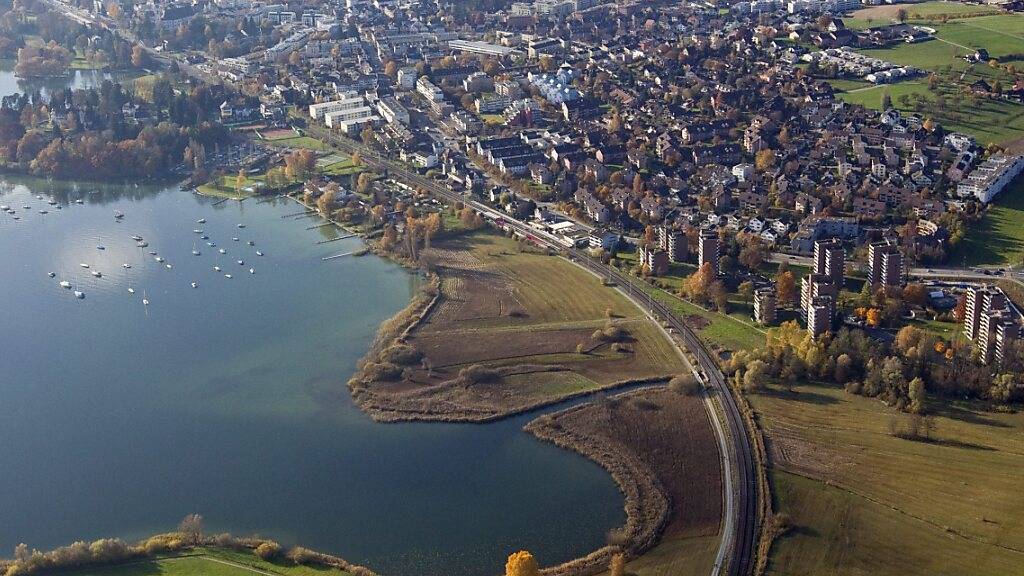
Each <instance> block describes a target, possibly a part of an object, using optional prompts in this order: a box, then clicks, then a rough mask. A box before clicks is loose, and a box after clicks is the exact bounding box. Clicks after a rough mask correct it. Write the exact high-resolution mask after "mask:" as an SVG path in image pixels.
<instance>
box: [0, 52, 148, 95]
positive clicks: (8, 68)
mask: <svg viewBox="0 0 1024 576" xmlns="http://www.w3.org/2000/svg"><path fill="white" fill-rule="evenodd" d="M138 75H139V73H137V72H127V71H116V72H104V71H102V70H72V71H71V72H70V74H69V75H68V76H66V77H63V78H32V79H27V80H26V79H24V78H18V77H17V76H15V75H14V61H13V60H0V97H3V96H8V95H10V94H14V93H21V92H32V91H35V90H39V91H40V92H41V93H42V94H43V95H44V96H45V95H46V94H47V93H49V92H51V91H53V90H59V89H61V88H67V87H71V88H74V89H76V90H77V89H84V88H90V87H93V86H99V85H100V84H101V83H102V82H103V81H104V80H107V79H109V80H113V81H114V82H124V81H126V80H129V79H131V78H135V77H137V76H138Z"/></svg>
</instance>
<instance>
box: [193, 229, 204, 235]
mask: <svg viewBox="0 0 1024 576" xmlns="http://www.w3.org/2000/svg"><path fill="white" fill-rule="evenodd" d="M193 232H195V233H196V234H202V233H203V231H202V230H200V229H199V228H196V229H195V230H193Z"/></svg>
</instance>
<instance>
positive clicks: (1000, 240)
mask: <svg viewBox="0 0 1024 576" xmlns="http://www.w3.org/2000/svg"><path fill="white" fill-rule="evenodd" d="M949 261H950V263H951V264H954V265H959V264H966V265H968V266H993V265H994V266H1003V265H1013V266H1019V265H1020V264H1021V263H1022V261H1024V179H1018V180H1017V182H1015V183H1014V184H1012V185H1011V186H1010V187H1009V188H1007V189H1006V190H1004V191H1003V193H1002V194H1000V195H999V196H997V197H996V199H995V201H994V202H993V203H992V205H991V206H989V208H988V211H987V212H986V213H985V215H984V217H983V218H982V220H981V222H980V223H979V224H978V225H977V226H975V227H974V228H972V229H971V230H970V232H968V233H967V235H966V236H965V237H964V239H963V241H962V242H961V243H960V246H959V247H958V249H957V251H956V252H955V253H954V254H953V255H951V256H950V260H949Z"/></svg>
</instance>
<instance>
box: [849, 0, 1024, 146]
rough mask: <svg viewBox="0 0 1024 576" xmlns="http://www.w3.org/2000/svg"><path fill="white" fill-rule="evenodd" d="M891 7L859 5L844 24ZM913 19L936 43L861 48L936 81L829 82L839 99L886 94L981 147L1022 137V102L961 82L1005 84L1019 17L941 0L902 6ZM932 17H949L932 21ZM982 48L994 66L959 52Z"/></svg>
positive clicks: (871, 99)
mask: <svg viewBox="0 0 1024 576" xmlns="http://www.w3.org/2000/svg"><path fill="white" fill-rule="evenodd" d="M897 8H898V7H897V6H879V7H872V8H867V9H865V10H860V11H858V12H857V13H855V18H854V19H848V21H847V23H848V24H850V25H851V27H853V28H864V27H867V26H868V25H873V26H879V25H882V24H886V23H888V21H887V20H879V21H877V22H876V21H874V20H872V22H871V23H868V22H867V20H866V19H865V18H866V16H865V15H870V14H875V15H878V14H883V13H885V14H888V13H889V12H892V13H893V16H894V15H895V10H896V9H897ZM906 8H907V10H908V12H910V17H911V19H912V20H913V18H914V17H915V15H920V16H921V17H922V18H926V19H927V20H922V21H920V23H922V24H925V25H927V26H929V27H931V28H934V29H935V31H936V36H937V39H936V40H931V41H927V42H921V43H916V44H905V43H898V44H896V45H894V46H890V47H887V48H880V49H871V50H862V52H863V53H864V54H867V55H869V56H873V57H875V58H880V59H882V60H887V61H889V62H894V63H896V64H900V65H905V66H913V67H915V68H920V69H922V70H926V71H928V72H930V73H934V74H935V75H936V77H937V79H938V82H937V84H936V86H934V87H933V88H932V87H929V82H928V80H926V79H924V78H918V79H913V80H907V81H904V82H899V83H896V84H891V85H882V86H872V85H868V84H866V83H860V82H859V81H856V80H845V79H843V80H834V81H832V84H833V86H834V87H835V89H836V90H837V91H839V92H840V94H841V97H842V98H843V99H844V100H845V101H847V102H849V103H851V104H861V105H864V106H867V107H870V108H875V109H878V108H881V105H882V98H883V95H884V94H886V93H888V94H889V96H890V97H891V98H892V103H893V105H894V106H895V107H896V108H898V109H899V110H901V111H904V112H911V113H919V114H923V115H926V116H929V117H932V118H933V119H934V120H936V121H938V122H940V123H941V124H942V125H943V126H945V127H946V128H948V129H951V130H955V131H959V132H964V133H966V134H969V135H971V136H974V137H975V138H977V139H978V141H979V142H981V143H982V144H985V145H987V144H990V143H995V144H1013V143H1015V142H1018V141H1020V140H1022V139H1024V106H1021V105H1020V104H1015V103H1013V102H1009V101H1006V100H1002V99H998V98H992V97H988V96H983V95H972V94H970V93H969V90H967V87H968V86H969V85H970V84H972V83H973V82H975V81H977V80H985V81H986V82H988V83H989V84H995V83H996V82H999V83H1000V84H1002V86H1003V87H1004V88H1005V87H1009V86H1010V85H1012V84H1013V81H1014V74H1013V70H1010V69H1009V67H1010V66H1013V67H1015V68H1019V67H1020V66H1021V65H1022V63H1024V61H1022V60H1021V58H1022V55H1024V15H1021V14H1012V15H1010V14H999V15H986V14H990V13H991V11H992V10H993V9H992V8H990V7H987V6H966V5H963V4H955V3H946V2H928V3H924V4H914V5H910V6H907V7H906ZM939 15H946V16H950V17H953V16H955V18H956V19H952V20H946V21H939V20H938V19H937V18H938V16H939ZM981 48H984V49H985V50H987V51H988V53H989V55H990V56H991V57H992V58H993V59H995V60H997V62H998V65H997V66H991V65H990V64H989V63H988V62H980V63H970V62H967V61H966V60H964V58H963V57H964V56H965V55H968V54H973V53H974V52H975V51H976V50H978V49H981Z"/></svg>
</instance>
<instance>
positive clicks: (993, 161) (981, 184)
mask: <svg viewBox="0 0 1024 576" xmlns="http://www.w3.org/2000/svg"><path fill="white" fill-rule="evenodd" d="M1022 171H1024V156H1008V155H1006V154H993V155H992V156H991V157H989V159H988V160H985V161H984V162H982V163H981V165H980V166H978V167H977V168H975V169H974V171H972V172H971V173H970V175H968V176H967V178H965V179H964V180H963V181H961V182H960V183H959V184H957V187H956V193H957V195H958V196H961V197H963V198H966V197H969V196H974V197H975V198H977V199H978V200H979V201H981V202H991V201H992V199H993V198H995V197H996V196H997V195H998V194H999V193H1000V192H1002V191H1003V189H1004V188H1006V186H1007V185H1009V184H1010V182H1013V180H1014V179H1015V178H1017V176H1019V175H1020V173H1021V172H1022Z"/></svg>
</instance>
